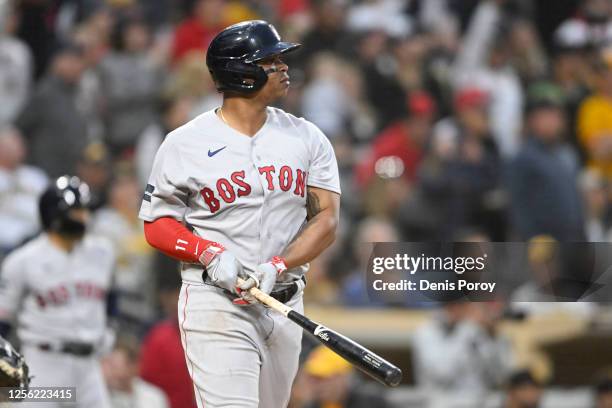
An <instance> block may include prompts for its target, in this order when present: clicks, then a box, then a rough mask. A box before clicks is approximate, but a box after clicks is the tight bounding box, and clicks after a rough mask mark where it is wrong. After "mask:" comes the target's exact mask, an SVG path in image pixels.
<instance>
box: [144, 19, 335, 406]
mask: <svg viewBox="0 0 612 408" xmlns="http://www.w3.org/2000/svg"><path fill="white" fill-rule="evenodd" d="M299 46H300V45H299V44H293V43H287V42H283V41H281V39H280V37H279V35H278V33H277V32H276V30H275V28H274V27H273V26H272V25H270V24H268V23H267V22H265V21H246V22H243V23H239V24H236V25H233V26H231V27H228V28H226V29H225V30H223V31H222V32H221V33H219V34H218V35H217V36H216V37H215V38H214V39H213V40H212V42H211V44H210V46H209V48H208V52H207V57H206V64H207V65H208V68H209V71H210V73H211V75H212V77H213V79H214V81H215V83H216V86H217V89H218V90H219V91H220V92H221V93H223V104H222V106H221V107H219V108H217V109H214V110H211V111H209V112H206V113H203V114H202V115H200V116H198V117H197V118H195V119H194V120H192V121H191V122H189V123H187V124H186V125H184V126H182V127H180V128H178V129H176V130H175V131H173V132H171V133H170V134H168V136H167V137H166V139H165V141H164V143H163V144H162V146H161V147H160V149H159V151H158V153H157V156H156V158H155V162H154V164H153V169H152V173H151V176H150V178H149V184H148V185H147V187H146V191H145V195H144V199H143V202H142V207H141V211H140V217H141V218H142V219H143V220H144V221H145V234H146V237H147V240H148V241H149V243H150V244H151V245H152V246H154V247H155V248H157V249H159V250H160V251H162V252H164V253H166V254H168V255H170V256H173V257H175V258H178V259H180V260H181V261H182V279H183V286H182V290H181V294H180V297H179V325H180V329H181V336H182V343H183V348H184V351H185V357H186V361H187V366H188V369H189V372H190V375H191V378H192V380H193V382H194V387H195V393H196V400H197V404H198V407H200V408H203V407H207V408H209V407H241V408H242V407H249V408H255V407H262V408H275V407H285V406H286V405H287V402H288V400H289V393H290V389H291V384H292V382H293V379H294V377H295V374H296V371H297V367H298V354H299V352H300V345H301V337H302V331H301V329H300V328H299V327H298V326H297V325H294V324H292V323H291V322H290V321H289V320H287V319H285V318H284V317H283V316H281V315H280V314H277V313H275V312H273V311H271V310H270V309H267V308H265V307H264V306H263V305H261V304H258V303H256V302H255V300H254V299H253V298H252V297H251V296H250V295H249V294H248V292H247V291H248V289H250V288H252V287H258V288H259V289H261V290H262V291H264V292H266V293H270V294H271V295H272V296H273V297H275V298H276V299H278V300H279V301H281V302H284V303H286V304H287V305H289V306H290V307H292V308H294V309H295V310H297V311H302V310H303V305H302V289H303V288H304V285H305V279H304V274H305V272H306V270H307V269H308V262H310V261H311V260H312V259H314V258H315V257H316V256H318V255H319V254H320V253H321V252H322V251H323V250H324V249H325V248H326V247H328V246H329V245H330V244H331V243H332V242H333V241H334V238H335V230H336V225H337V223H338V215H339V206H340V187H339V179H338V166H337V163H336V158H335V155H334V151H333V149H332V146H331V144H330V143H329V141H328V140H327V138H326V137H325V135H323V133H322V132H321V131H320V130H319V129H318V128H317V127H316V126H315V125H313V124H312V123H310V122H308V121H307V120H304V119H301V118H296V117H295V116H292V115H290V114H288V113H285V112H284V111H282V110H280V109H275V108H271V107H269V106H268V105H270V104H271V103H272V102H273V101H275V100H277V99H278V98H280V97H282V96H283V95H285V94H286V92H287V89H288V88H289V75H288V67H287V65H286V64H285V63H284V62H283V59H282V57H283V54H285V53H287V52H290V51H293V50H295V49H296V48H298V47H299ZM239 277H240V278H242V279H244V280H246V282H243V283H242V284H238V283H237V279H238V278H239Z"/></svg>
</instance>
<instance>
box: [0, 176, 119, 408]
mask: <svg viewBox="0 0 612 408" xmlns="http://www.w3.org/2000/svg"><path fill="white" fill-rule="evenodd" d="M88 203H89V188H88V186H87V185H86V184H84V183H82V182H81V181H80V180H79V179H78V178H76V177H69V176H63V177H60V178H59V179H57V181H56V182H55V183H54V184H52V185H51V186H50V187H49V188H48V189H47V190H46V191H45V192H44V193H43V195H42V196H41V198H40V201H39V208H40V216H41V220H42V225H43V227H44V232H43V233H41V234H40V235H39V236H38V237H36V238H35V239H33V240H32V241H30V242H28V243H26V244H25V245H24V246H22V247H21V248H18V249H16V250H15V251H13V252H12V253H11V254H10V255H9V256H8V257H7V258H6V259H5V260H4V262H3V264H2V269H1V272H0V322H1V323H2V324H1V325H0V326H2V327H4V329H5V331H6V329H7V328H8V327H10V323H11V321H12V319H13V317H14V316H17V317H18V321H17V335H18V337H19V340H20V341H21V344H22V350H23V353H24V355H25V357H26V359H27V361H28V365H29V367H30V375H31V376H32V377H33V379H32V382H31V386H33V387H55V386H58V387H59V386H62V387H76V395H77V405H76V406H77V407H87V408H90V407H109V402H108V396H107V391H106V387H105V385H104V382H103V379H102V375H101V371H100V367H99V364H98V359H97V356H96V352H97V351H99V350H100V349H101V348H103V347H104V346H105V344H104V343H105V341H107V330H106V299H105V298H106V293H107V291H108V289H109V286H110V283H111V275H112V270H113V264H114V254H113V252H112V247H111V245H110V243H108V242H106V241H104V240H102V239H100V238H97V237H92V236H87V235H86V227H87V221H88V219H89V210H88V209H87V206H88ZM33 404H34V405H37V404H36V403H33ZM45 405H46V406H50V407H54V406H60V405H54V403H51V402H49V403H48V404H45ZM20 406H23V407H24V408H25V407H26V406H28V403H25V402H24V403H22V405H20Z"/></svg>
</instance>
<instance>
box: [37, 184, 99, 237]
mask: <svg viewBox="0 0 612 408" xmlns="http://www.w3.org/2000/svg"><path fill="white" fill-rule="evenodd" d="M89 200H90V195H89V186H87V184H85V183H83V182H82V181H81V180H80V179H79V178H78V177H74V176H72V177H71V176H62V177H60V178H58V179H57V180H56V181H55V183H53V184H51V185H50V186H49V187H48V188H47V190H46V191H45V192H44V193H43V195H42V196H41V197H40V200H39V202H38V209H39V211H40V219H41V221H42V225H43V228H44V229H45V231H55V232H58V233H63V234H72V235H80V234H82V233H84V232H85V225H84V224H83V223H82V222H81V221H78V220H75V219H72V218H70V215H69V212H70V210H72V209H78V208H87V207H88V206H89Z"/></svg>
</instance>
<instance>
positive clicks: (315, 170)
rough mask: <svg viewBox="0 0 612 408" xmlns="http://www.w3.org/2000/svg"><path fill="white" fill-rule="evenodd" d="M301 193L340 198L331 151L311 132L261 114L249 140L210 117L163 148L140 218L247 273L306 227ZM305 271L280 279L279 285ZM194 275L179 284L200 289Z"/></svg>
mask: <svg viewBox="0 0 612 408" xmlns="http://www.w3.org/2000/svg"><path fill="white" fill-rule="evenodd" d="M307 186H312V187H319V188H323V189H326V190H330V191H333V192H337V193H340V183H339V177H338V165H337V163H336V157H335V155H334V151H333V148H332V146H331V144H330V142H329V140H328V139H327V138H326V137H325V135H324V134H323V133H322V132H321V131H320V130H319V129H318V128H317V127H316V126H315V125H313V124H312V123H310V122H308V121H307V120H305V119H302V118H297V117H295V116H293V115H291V114H288V113H286V112H284V111H282V110H280V109H276V108H267V120H266V122H265V124H264V125H263V126H262V128H261V129H260V130H259V131H258V132H257V133H256V134H255V135H254V136H252V137H249V136H246V135H244V134H242V133H240V132H238V131H236V130H234V129H233V128H231V127H230V126H228V125H227V124H225V123H224V122H223V121H222V120H221V119H220V118H219V117H218V116H217V115H216V113H215V111H214V110H211V111H208V112H206V113H204V114H202V115H200V116H198V117H197V118H195V119H194V120H192V121H190V122H189V123H187V124H186V125H184V126H182V127H180V128H178V129H177V130H175V131H173V132H171V133H170V134H169V135H168V136H167V137H166V139H165V140H164V142H163V144H162V146H161V147H160V149H159V151H158V152H157V155H156V157H155V162H154V164H153V170H152V172H151V176H150V178H149V184H148V185H147V189H146V192H145V195H144V199H143V202H142V207H141V209H140V218H141V219H143V220H145V221H153V220H155V219H157V218H160V217H172V218H175V219H178V220H182V221H183V222H185V223H186V224H188V225H190V226H191V227H193V230H194V233H195V234H196V235H198V236H201V237H203V238H205V239H208V240H212V241H215V242H219V243H220V244H222V245H224V246H225V247H226V248H227V250H229V251H231V252H232V253H233V254H234V255H235V256H236V258H237V259H238V260H239V261H240V262H241V263H242V265H243V266H244V268H245V269H246V270H250V271H252V270H254V269H255V267H256V266H257V265H258V264H260V263H262V262H267V261H268V260H270V258H272V257H273V256H276V255H280V254H281V253H282V252H283V250H284V249H285V248H286V247H287V246H288V245H289V243H290V242H291V240H292V239H293V238H294V237H295V236H296V234H297V233H298V232H299V230H300V228H301V227H302V225H303V224H304V223H305V221H306V191H307ZM176 245H177V249H180V246H181V243H180V242H177V244H176ZM306 269H307V265H305V266H302V267H299V268H295V269H293V270H290V271H287V272H285V273H284V274H283V275H281V278H279V281H282V280H284V281H289V280H295V279H296V278H298V277H300V276H301V275H302V274H303V273H305V271H306ZM201 271H202V268H201V266H197V267H194V266H193V265H184V266H183V281H185V282H190V283H201Z"/></svg>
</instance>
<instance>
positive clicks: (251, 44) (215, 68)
mask: <svg viewBox="0 0 612 408" xmlns="http://www.w3.org/2000/svg"><path fill="white" fill-rule="evenodd" d="M300 46H301V44H296V43H289V42H283V41H281V39H280V36H279V35H278V32H277V31H276V29H275V28H274V26H273V25H272V24H269V23H268V22H266V21H262V20H252V21H244V22H242V23H238V24H234V25H232V26H230V27H227V28H226V29H224V30H223V31H221V32H220V33H219V34H217V35H216V36H215V38H213V40H212V42H211V43H210V45H209V46H208V51H207V54H206V65H207V66H208V70H209V71H210V74H211V75H212V77H213V79H214V80H215V83H216V85H217V89H218V90H219V91H221V92H225V91H234V92H239V93H251V92H255V91H257V90H259V89H261V88H262V87H263V86H264V85H265V83H266V81H267V80H268V75H267V73H266V72H265V71H264V70H263V68H261V67H260V66H258V65H257V64H256V62H257V61H260V60H263V59H265V58H268V57H271V56H273V55H278V54H284V53H286V52H289V51H293V50H295V49H296V48H298V47H300Z"/></svg>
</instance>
